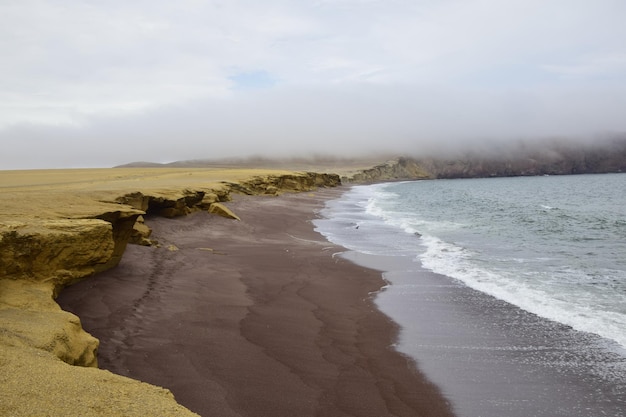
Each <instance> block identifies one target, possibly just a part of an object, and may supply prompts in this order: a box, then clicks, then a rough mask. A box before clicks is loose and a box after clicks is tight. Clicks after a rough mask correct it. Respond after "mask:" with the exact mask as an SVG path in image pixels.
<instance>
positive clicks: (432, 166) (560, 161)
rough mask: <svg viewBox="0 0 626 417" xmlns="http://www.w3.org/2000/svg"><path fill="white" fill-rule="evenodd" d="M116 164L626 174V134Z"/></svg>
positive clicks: (367, 177)
mask: <svg viewBox="0 0 626 417" xmlns="http://www.w3.org/2000/svg"><path fill="white" fill-rule="evenodd" d="M119 167H142V168H145V167H168V168H209V167H213V168H270V169H284V170H290V171H314V172H330V173H336V174H339V175H341V176H342V179H343V181H345V182H372V181H384V180H409V179H437V178H484V177H512V176H532V175H572V174H592V173H593V174H596V173H609V172H626V135H624V136H617V137H611V138H605V139H601V140H596V141H589V142H573V141H568V140H548V141H534V142H524V141H519V142H515V143H511V144H505V143H497V145H493V146H487V145H486V144H483V145H482V146H481V147H476V148H474V149H472V150H466V151H461V150H459V151H456V152H454V151H452V152H451V151H448V153H447V155H444V154H441V155H432V154H431V155H420V152H419V151H417V152H414V153H413V154H412V155H410V154H408V155H405V156H400V157H397V156H395V157H392V156H390V155H380V156H377V157H370V158H339V157H337V158H334V157H312V158H283V159H278V158H275V159H274V158H261V157H254V158H232V159H197V160H190V161H177V162H172V163H168V164H158V163H152V162H133V163H130V164H125V165H120V166H119Z"/></svg>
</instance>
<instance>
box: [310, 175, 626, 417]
mask: <svg viewBox="0 0 626 417" xmlns="http://www.w3.org/2000/svg"><path fill="white" fill-rule="evenodd" d="M321 214H322V216H323V218H322V219H319V220H317V221H316V226H317V230H318V231H319V232H320V233H322V234H323V235H325V236H326V237H327V238H328V239H329V240H330V241H332V242H334V243H337V244H339V245H342V246H344V247H346V248H348V249H350V250H352V251H354V253H355V254H365V255H370V256H378V257H386V258H387V259H392V260H394V259H395V260H396V261H394V262H395V264H396V265H397V267H387V268H386V269H387V272H386V274H385V277H386V278H387V280H388V281H389V283H390V285H389V286H388V288H387V289H386V290H385V291H384V292H383V293H382V294H381V295H379V306H380V307H381V309H382V310H383V311H385V312H387V313H388V314H389V315H390V316H391V317H392V318H393V319H394V320H395V321H397V322H398V323H399V324H400V326H401V327H402V329H403V330H402V334H401V339H400V341H399V346H398V349H399V350H401V351H403V352H405V353H407V354H409V355H411V356H413V357H414V358H415V359H416V361H418V363H420V362H422V364H421V365H420V367H421V368H422V367H423V368H426V370H427V371H428V370H429V366H430V367H431V368H430V374H431V376H432V377H433V379H434V382H436V383H438V384H441V385H442V386H443V388H444V391H446V392H447V391H449V395H450V397H451V398H452V401H453V402H454V403H456V404H457V406H458V408H459V410H461V413H460V415H467V416H490V415H493V416H496V415H508V416H514V415H520V416H523V415H545V416H551V415H555V416H556V415H579V416H587V415H589V416H594V415H614V416H618V415H626V414H625V413H626V411H624V410H626V362H625V360H624V359H625V358H626V356H625V352H626V350H625V348H626V174H606V175H581V176H549V177H548V176H546V177H518V178H492V179H462V180H435V181H412V182H396V183H384V184H375V185H367V186H355V187H352V188H350V190H349V191H347V192H346V193H345V194H344V195H343V196H342V197H341V198H339V199H337V200H333V201H330V202H328V203H327V205H326V208H325V209H324V210H322V212H321ZM352 258H355V257H354V256H352ZM357 258H358V256H357ZM394 262H391V263H390V262H389V261H388V260H387V261H386V262H385V264H386V265H390V264H391V265H393V264H394ZM383 269H384V268H383ZM420 271H431V272H432V273H433V274H431V275H429V276H425V275H424V273H423V272H420ZM428 294H430V295H428ZM435 300H436V302H435ZM428 306H430V307H428ZM435 310H437V311H438V313H433V311H435ZM424 315H427V316H428V320H430V321H432V322H437V323H438V324H437V326H439V327H441V328H442V329H444V328H445V332H447V333H446V334H444V333H440V334H437V332H436V330H437V329H433V326H430V327H429V326H428V325H425V324H424V323H423V316H424ZM455 326H456V327H455ZM470 328H471V329H472V331H471V332H470V331H469V330H468V329H470ZM442 332H443V330H442ZM450 334H457V335H463V336H462V337H460V338H459V339H460V340H457V341H453V342H451V341H449V340H447V339H446V338H449V337H448V336H449V335H450ZM444 339H446V341H443V340H444ZM555 352H556V353H555ZM481 355H482V356H481ZM470 357H471V358H472V359H471V366H468V364H469V363H470V359H469V358H470ZM442 358H444V359H442ZM496 358H497V359H496ZM481 361H483V362H481ZM481 363H482V366H485V367H493V369H492V370H485V369H481ZM494 364H497V366H494ZM422 365H423V366H422ZM431 365H432V366H431ZM496 368H497V370H494V369H496ZM469 370H471V372H470V371H469ZM490 372H491V373H490ZM494 372H495V374H494ZM469 373H473V376H469ZM511 373H513V374H515V375H514V376H511ZM494 375H496V376H495V377H494ZM498 378H500V380H499V379H498ZM489 379H492V380H493V382H483V380H484V381H486V380H489ZM461 381H463V383H461ZM468 381H481V382H480V383H476V386H475V387H473V388H472V389H469V390H468V388H467V385H468V384H471V382H468ZM498 381H500V382H498ZM502 381H508V382H507V383H509V384H512V385H515V386H517V387H518V388H519V387H520V386H523V387H525V388H524V389H522V391H524V390H525V392H526V394H524V395H522V394H520V393H519V392H517V393H515V392H514V391H515V390H508V391H507V390H504V391H502V390H499V387H502V386H504V382H502ZM511 381H516V382H511ZM534 386H536V387H535V388H529V387H534ZM555 386H559V388H558V389H556V388H554V387H555ZM481 389H484V390H486V391H489V393H492V394H493V397H492V398H491V399H489V400H488V401H487V400H484V401H482V402H480V401H477V400H476V398H486V397H489V394H488V393H486V392H480V390H481ZM518 391H519V389H518ZM599 391H601V392H602V395H601V396H600V397H601V399H598V396H599V394H598V392H599ZM495 392H499V394H497V395H496V394H495ZM520 398H523V401H526V402H525V403H524V404H525V405H524V406H521V405H520V404H521V403H520V401H522V400H521V399H520ZM555 398H561V400H562V401H561V402H559V400H555ZM531 403H532V404H535V405H533V406H530V405H529V404H531ZM557 404H560V405H557ZM551 407H552V408H551ZM529 410H534V411H533V412H530V411H529Z"/></svg>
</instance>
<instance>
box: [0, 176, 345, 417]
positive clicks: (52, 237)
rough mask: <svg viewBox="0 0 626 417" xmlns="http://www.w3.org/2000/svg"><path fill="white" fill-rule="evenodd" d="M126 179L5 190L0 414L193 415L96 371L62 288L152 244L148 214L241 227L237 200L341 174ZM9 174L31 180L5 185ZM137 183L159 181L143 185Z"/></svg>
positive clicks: (1, 198)
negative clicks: (236, 222) (222, 219)
mask: <svg viewBox="0 0 626 417" xmlns="http://www.w3.org/2000/svg"><path fill="white" fill-rule="evenodd" d="M128 172H129V173H126V174H125V175H116V176H114V177H112V179H111V177H107V179H106V181H109V182H108V183H107V182H106V181H104V180H102V179H100V182H98V178H95V180H93V181H89V180H87V179H83V180H81V181H73V179H65V177H63V178H64V179H63V180H58V181H59V182H57V183H56V187H55V184H49V183H44V182H42V180H40V179H38V180H37V181H40V182H33V183H32V184H28V183H26V184H22V183H20V184H19V186H13V185H11V183H10V182H9V181H5V182H4V183H3V186H0V205H1V206H2V209H1V210H0V347H1V349H0V352H1V353H0V374H1V375H2V384H3V390H2V393H1V394H0V398H1V400H0V414H2V415H13V416H25V415H125V416H133V415H137V416H139V415H141V416H145V415H181V416H184V415H193V413H191V412H190V411H188V410H186V409H185V408H183V407H181V406H180V405H178V404H177V403H176V402H175V401H174V398H173V396H172V395H171V393H170V392H169V391H168V390H165V389H162V388H158V387H153V386H150V385H148V384H144V383H141V382H138V381H134V380H131V379H128V378H125V377H121V376H118V375H114V374H111V373H109V372H106V371H102V370H98V369H95V367H96V366H97V348H98V343H99V342H98V340H96V339H95V338H93V337H92V336H91V335H89V334H88V333H86V332H85V331H84V330H83V329H82V326H81V324H80V319H79V318H78V317H76V316H75V315H73V314H71V313H68V312H66V311H63V310H61V308H60V307H59V306H58V305H57V304H56V302H55V301H54V298H55V297H56V295H57V294H58V292H59V291H60V290H61V289H62V288H63V287H64V286H67V285H70V284H72V283H73V282H76V281H77V280H80V279H84V278H85V277H88V276H90V275H93V274H95V273H97V272H99V271H102V270H105V269H108V268H111V267H113V266H115V265H117V263H118V262H119V261H120V259H121V257H122V255H123V253H124V249H125V248H126V245H127V244H128V243H129V242H134V243H141V244H152V243H154V242H151V241H150V240H149V229H148V228H147V226H145V224H143V215H158V216H165V217H175V216H182V215H186V214H189V213H191V212H193V211H197V210H209V211H211V212H214V213H218V214H221V215H228V216H230V217H232V218H236V214H234V213H229V211H228V210H227V208H225V207H223V206H220V205H221V203H222V202H226V201H229V200H230V199H231V195H232V193H246V194H279V193H281V192H293V191H307V190H312V189H315V188H317V187H327V186H337V185H339V184H340V180H339V177H338V176H337V175H332V174H317V173H308V172H307V173H293V172H263V173H258V172H256V171H255V172H239V171H237V172H215V171H210V172H209V171H193V172H189V173H187V172H181V171H175V172H173V173H172V172H162V173H158V174H152V175H151V174H146V173H144V172H143V171H141V170H129V171H128ZM1 174H2V173H0V175H1ZM107 174H108V172H107ZM11 175H14V176H15V178H18V179H19V180H20V181H23V178H24V176H27V174H24V175H19V173H18V174H15V173H10V174H5V178H10V176H11ZM155 175H156V176H158V177H159V178H158V179H157V180H154V178H153V177H154V176H155ZM190 176H195V178H189V177H190ZM37 178H39V177H37ZM59 178H60V177H59ZM136 178H142V179H146V178H148V179H150V181H151V182H146V181H147V180H146V181H144V182H143V184H142V183H141V181H139V183H137V184H135V183H134V181H135V180H136ZM45 181H49V178H48V177H46V178H45ZM31 182H32V181H31ZM103 183H106V186H103V185H102V184H103ZM66 184H70V185H66ZM154 184H159V185H163V187H162V188H156V187H155V186H154ZM142 185H143V186H142ZM51 190H54V191H51ZM224 209H226V210H224ZM73 365H80V366H73ZM86 392H89V393H90V394H89V395H87V396H86V395H85V393H86Z"/></svg>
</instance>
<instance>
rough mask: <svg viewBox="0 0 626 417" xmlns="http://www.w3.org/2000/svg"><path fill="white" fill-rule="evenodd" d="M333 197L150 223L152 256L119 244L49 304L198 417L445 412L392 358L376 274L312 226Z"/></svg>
mask: <svg viewBox="0 0 626 417" xmlns="http://www.w3.org/2000/svg"><path fill="white" fill-rule="evenodd" d="M343 191H344V190H341V189H335V190H318V191H316V192H314V193H298V194H288V195H282V196H279V197H262V196H254V197H246V196H237V197H236V198H235V201H233V202H231V203H229V204H228V207H229V208H231V209H232V210H233V211H234V212H235V213H236V214H237V215H238V216H239V217H240V218H241V221H233V220H229V219H225V218H220V217H218V216H208V215H206V214H204V213H194V214H193V215H190V216H185V217H182V218H176V219H169V220H167V219H159V218H154V219H147V221H148V223H149V224H150V225H151V226H152V227H153V230H154V236H155V237H156V239H157V240H159V241H160V243H161V244H162V247H161V248H152V247H140V246H129V247H128V248H127V251H126V253H125V255H124V258H123V259H122V261H121V263H120V265H119V266H118V267H116V268H114V269H112V270H109V271H105V272H103V273H100V274H98V275H97V276H94V277H92V278H90V279H88V280H85V281H83V282H81V283H78V284H75V285H74V286H72V287H69V288H67V289H65V290H64V291H63V292H62V293H61V295H60V297H59V299H58V301H59V303H60V304H61V305H63V306H64V309H66V310H68V309H69V310H70V311H74V312H76V313H77V314H78V315H79V316H80V317H81V320H82V322H83V326H84V327H85V328H86V329H87V330H88V331H90V333H92V334H94V335H95V336H96V337H98V338H100V339H101V341H102V345H101V347H100V357H101V366H102V367H103V368H105V369H109V370H111V371H113V372H116V373H119V374H122V375H127V376H130V377H132V378H138V379H141V380H143V381H146V382H149V383H152V384H156V385H159V386H165V387H167V388H168V389H170V390H171V391H172V392H173V393H174V395H175V397H176V399H177V400H178V401H179V402H180V403H181V404H183V405H184V406H186V407H187V408H189V409H191V410H192V411H195V412H197V413H199V414H201V415H220V416H246V415H250V416H251V415H273V416H281V415H284V416H291V415H299V416H306V415H326V416H341V415H362V416H367V415H372V416H380V415H390V414H394V415H398V416H420V415H423V416H453V415H454V414H453V413H452V411H451V410H450V408H449V405H448V404H447V401H446V400H445V399H444V398H443V397H442V396H441V394H440V392H439V391H438V389H437V388H436V387H435V386H434V385H432V384H431V383H430V382H428V381H427V380H426V378H424V376H423V375H422V374H421V373H419V370H418V369H417V368H416V367H415V364H414V362H413V361H412V360H411V359H409V358H408V357H406V356H404V355H403V354H401V353H399V352H397V351H396V350H395V349H394V348H393V345H394V343H395V341H396V339H397V337H398V330H399V329H398V327H397V325H396V324H395V323H394V322H392V321H391V320H390V319H389V317H387V316H386V315H384V314H383V313H382V312H381V311H380V310H379V309H378V308H377V307H376V305H375V303H374V297H373V296H372V294H374V293H376V292H378V291H379V290H380V289H381V288H382V287H383V286H384V285H385V282H384V280H383V278H382V273H381V272H379V271H375V270H370V269H366V268H363V267H362V266H359V265H357V264H355V263H352V262H350V261H348V260H342V259H341V257H333V256H332V254H333V253H335V252H344V251H346V249H344V248H341V247H339V246H335V245H333V244H332V243H330V242H328V241H326V240H325V239H324V238H323V236H321V235H319V234H318V233H317V232H315V231H314V230H313V225H312V224H311V220H312V219H313V217H314V216H315V212H316V210H319V208H321V206H322V205H323V202H324V201H325V199H327V198H330V197H331V196H336V195H339V193H341V192H343ZM122 282H123V283H124V286H123V287H122V286H121V285H120V283H122ZM116 303H117V307H116V306H115V304H116ZM103 318H104V319H105V322H104V323H103V322H102V320H103Z"/></svg>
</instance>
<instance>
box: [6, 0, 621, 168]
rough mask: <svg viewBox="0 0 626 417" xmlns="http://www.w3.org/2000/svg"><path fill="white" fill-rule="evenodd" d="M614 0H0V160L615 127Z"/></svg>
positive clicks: (396, 149)
mask: <svg viewBox="0 0 626 417" xmlns="http://www.w3.org/2000/svg"><path fill="white" fill-rule="evenodd" d="M625 16H626V1H624V0H317V1H316V0H310V1H304V0H265V1H252V0H249V1H245V0H232V1H229V0H224V1H205V0H177V1H164V0H136V1H135V0H108V1H96V0H83V1H79V0H47V1H46V0H38V1H36V0H1V1H0V56H1V57H2V59H1V61H0V69H1V70H0V75H1V77H0V144H1V145H2V149H1V151H0V169H13V168H47V167H59V168H60V167H82V166H85V167H97V166H104V167H106V166H113V165H117V164H122V163H126V162H130V161H138V160H145V161H154V162H169V161H174V160H182V159H202V158H215V157H233V156H248V155H263V156H289V155H299V156H301V155H306V154H335V155H341V156H346V155H350V154H357V155H358V154H362V153H365V152H390V153H412V154H416V153H420V152H426V151H428V150H430V149H433V148H439V147H441V148H446V147H459V146H460V147H464V146H465V147H467V146H471V145H472V144H474V143H477V141H482V140H485V139H489V140H498V141H500V140H501V141H512V140H517V139H520V138H538V137H554V136H559V137H572V138H581V137H582V138H594V137H596V136H597V135H599V134H605V133H607V132H609V133H610V132H625V131H626V116H625V115H626V113H625V111H626V110H625V109H626V24H624V17H625Z"/></svg>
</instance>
